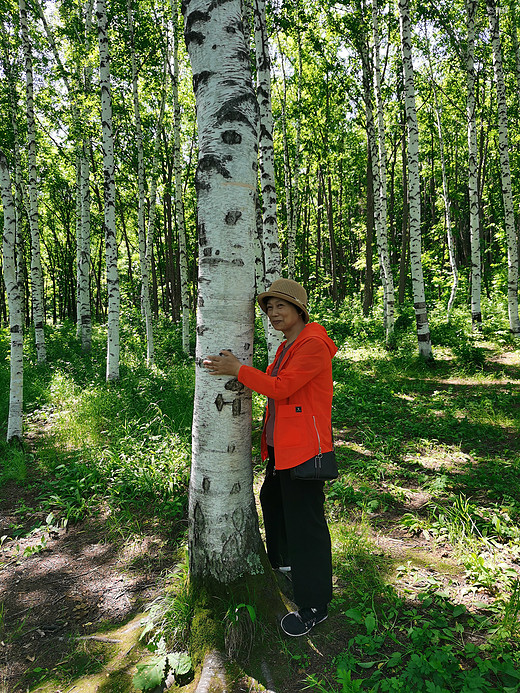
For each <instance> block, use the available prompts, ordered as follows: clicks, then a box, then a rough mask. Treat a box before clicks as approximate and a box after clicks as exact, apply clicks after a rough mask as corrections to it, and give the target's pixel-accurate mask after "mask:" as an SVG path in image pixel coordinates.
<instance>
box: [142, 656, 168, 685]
mask: <svg viewBox="0 0 520 693" xmlns="http://www.w3.org/2000/svg"><path fill="white" fill-rule="evenodd" d="M167 660H168V658H167V657H155V658H154V659H152V660H151V661H149V662H148V664H138V665H137V674H135V675H134V677H133V682H134V686H135V687H136V688H137V689H139V690H141V691H147V690H149V689H150V688H155V687H156V686H159V685H160V684H161V683H162V682H163V679H164V675H165V669H166V664H167Z"/></svg>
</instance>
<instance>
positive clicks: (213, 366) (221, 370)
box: [202, 349, 242, 377]
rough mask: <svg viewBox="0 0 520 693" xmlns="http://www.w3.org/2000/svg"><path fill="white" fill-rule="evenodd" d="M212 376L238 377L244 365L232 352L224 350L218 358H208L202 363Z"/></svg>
mask: <svg viewBox="0 0 520 693" xmlns="http://www.w3.org/2000/svg"><path fill="white" fill-rule="evenodd" d="M202 365H203V366H204V368H207V369H208V371H209V372H210V375H234V376H235V377H236V376H237V375H238V371H239V370H240V366H241V365H242V363H241V362H240V361H239V360H238V359H237V357H236V356H235V355H234V354H233V353H232V352H231V351H227V350H226V349H223V350H222V351H221V352H220V353H219V355H218V356H206V358H205V359H204V361H203V362H202Z"/></svg>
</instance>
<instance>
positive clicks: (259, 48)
mask: <svg viewBox="0 0 520 693" xmlns="http://www.w3.org/2000/svg"><path fill="white" fill-rule="evenodd" d="M254 25H255V53H256V76H257V86H256V91H257V98H258V105H259V114H260V136H259V154H260V157H259V159H260V185H261V190H262V203H263V225H262V226H263V232H262V248H263V253H264V258H265V260H264V267H265V275H264V277H263V286H262V285H261V286H260V287H259V288H262V289H263V290H265V289H267V288H268V287H269V286H271V284H272V283H273V282H274V281H275V279H278V278H279V277H280V274H281V261H280V246H279V242H278V221H277V216H276V215H277V211H276V182H275V174H274V142H273V111H272V108H271V73H270V68H271V59H270V57H269V44H268V40H267V27H266V17H265V0H254ZM264 328H265V336H266V340H267V351H268V355H269V359H270V360H273V359H274V356H275V354H276V350H277V349H278V346H279V345H280V336H279V333H277V332H276V331H275V330H273V328H272V326H271V324H270V322H269V321H265V320H264Z"/></svg>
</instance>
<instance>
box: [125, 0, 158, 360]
mask: <svg viewBox="0 0 520 693" xmlns="http://www.w3.org/2000/svg"><path fill="white" fill-rule="evenodd" d="M127 17H128V30H129V34H130V58H131V65H132V98H133V103H134V118H135V134H136V142H137V188H138V198H137V199H138V203H137V232H138V238H139V265H140V269H141V315H142V316H143V318H144V322H145V328H146V363H147V364H148V366H151V365H153V359H154V345H153V326H152V308H151V303H150V249H149V247H148V244H149V241H150V239H149V233H151V229H150V225H149V227H148V229H149V233H147V230H146V227H145V218H144V212H145V200H146V190H145V183H146V174H145V167H144V145H143V127H142V124H141V109H140V105H139V80H138V77H137V62H136V57H135V42H134V16H133V11H132V0H127ZM150 214H151V215H153V216H155V191H154V195H153V197H152V198H151V210H150ZM152 228H153V227H152ZM152 237H153V236H152Z"/></svg>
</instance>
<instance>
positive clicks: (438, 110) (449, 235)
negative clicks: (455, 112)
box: [428, 46, 459, 322]
mask: <svg viewBox="0 0 520 693" xmlns="http://www.w3.org/2000/svg"><path fill="white" fill-rule="evenodd" d="M428 65H429V68H430V81H431V85H432V89H433V98H434V102H435V104H434V105H435V120H436V123H437V132H438V135H439V153H440V158H441V171H442V196H443V199H444V219H445V223H446V240H447V244H448V253H449V259H450V267H451V274H452V277H453V283H452V285H451V293H450V298H449V300H448V310H447V315H446V317H447V321H448V322H449V320H450V315H451V311H452V308H453V303H454V301H455V295H456V293H457V286H458V283H459V273H458V270H457V261H456V258H455V239H454V238H453V231H452V228H451V211H450V209H451V206H450V195H449V189H448V176H447V174H446V157H445V155H444V137H443V132H442V120H441V115H442V103H441V102H440V101H439V97H438V94H437V84H436V83H435V78H434V76H433V68H432V64H431V56H430V50H429V46H428ZM432 151H433V145H432ZM432 156H433V154H432ZM432 168H433V167H432ZM432 178H433V171H432Z"/></svg>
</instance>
